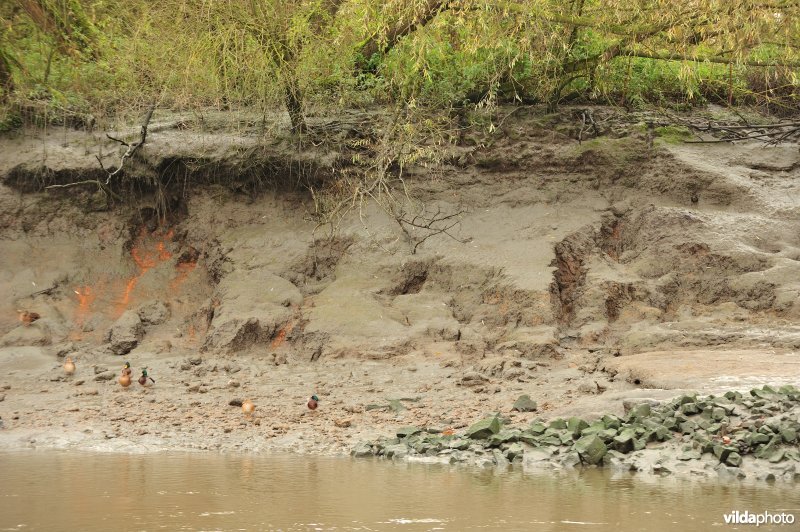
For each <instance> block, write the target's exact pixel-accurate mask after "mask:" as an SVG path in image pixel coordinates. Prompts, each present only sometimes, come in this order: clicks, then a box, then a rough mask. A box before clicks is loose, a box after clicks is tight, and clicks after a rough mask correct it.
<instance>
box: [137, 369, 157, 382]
mask: <svg viewBox="0 0 800 532" xmlns="http://www.w3.org/2000/svg"><path fill="white" fill-rule="evenodd" d="M147 379H150V381H151V382H152V383H153V384H155V383H156V381H155V379H153V377H151V376H150V375H148V374H147V368H142V376H141V377H139V384H141V385H142V386H147Z"/></svg>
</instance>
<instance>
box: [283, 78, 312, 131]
mask: <svg viewBox="0 0 800 532" xmlns="http://www.w3.org/2000/svg"><path fill="white" fill-rule="evenodd" d="M285 85H286V86H285V88H284V91H285V93H286V110H287V111H288V112H289V120H291V122H292V133H293V134H295V135H296V134H298V133H305V131H306V129H307V127H306V118H305V116H303V95H302V93H301V92H300V87H298V86H297V80H295V79H294V78H291V79H288V80H286V83H285Z"/></svg>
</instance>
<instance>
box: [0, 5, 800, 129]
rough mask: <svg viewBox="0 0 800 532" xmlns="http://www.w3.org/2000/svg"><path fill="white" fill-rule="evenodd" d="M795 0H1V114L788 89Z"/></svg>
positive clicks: (301, 109) (724, 98)
mask: <svg viewBox="0 0 800 532" xmlns="http://www.w3.org/2000/svg"><path fill="white" fill-rule="evenodd" d="M798 74H800V1H798V0H686V1H684V2H675V1H674V0H571V1H562V0H530V1H524V2H523V1H520V2H513V1H506V0H451V1H447V0H389V1H383V0H380V1H379V0H224V1H223V0H163V1H159V2H150V1H149V0H127V1H124V2H123V1H119V0H11V1H10V2H3V3H2V5H0V99H2V104H0V105H1V106H2V111H0V121H2V123H3V125H4V126H5V127H6V128H7V127H9V126H10V125H13V123H15V122H19V120H20V119H21V118H29V119H31V118H32V119H37V120H38V119H41V118H46V119H47V120H49V121H69V122H73V123H75V122H78V123H80V122H82V121H85V120H86V119H87V117H93V118H94V119H97V120H101V119H103V118H105V117H109V116H115V115H120V114H125V113H126V112H141V109H142V108H145V107H147V106H149V105H151V104H153V103H155V104H157V105H158V106H159V107H160V108H161V107H169V108H175V109H190V108H207V107H216V108H220V109H230V108H239V109H241V108H248V109H257V110H263V111H268V110H275V109H279V108H284V109H286V110H287V111H288V112H289V114H290V116H291V119H292V124H293V127H294V129H295V130H296V131H297V130H301V129H303V128H304V118H303V117H304V114H307V113H309V112H311V111H313V110H321V109H332V108H336V107H357V106H361V105H367V104H370V103H395V102H400V103H402V104H404V105H406V106H411V107H412V108H414V107H417V108H425V107H435V108H440V109H449V108H453V107H462V106H464V105H465V104H466V105H491V104H493V103H494V102H497V101H502V100H508V101H511V100H515V101H522V102H539V103H547V104H551V105H554V104H558V103H560V102H564V101H574V100H593V101H599V102H611V103H616V104H625V105H638V104H641V103H646V102H652V103H670V104H674V103H683V104H685V103H689V104H691V103H695V102H703V101H717V102H723V103H728V104H741V103H749V104H758V105H768V106H769V107H770V109H771V110H773V111H783V112H785V111H792V110H795V109H797V107H798V103H799V102H800V89H799V88H798Z"/></svg>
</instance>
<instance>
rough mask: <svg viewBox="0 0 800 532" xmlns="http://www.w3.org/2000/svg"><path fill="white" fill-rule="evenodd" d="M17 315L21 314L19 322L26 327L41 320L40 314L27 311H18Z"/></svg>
mask: <svg viewBox="0 0 800 532" xmlns="http://www.w3.org/2000/svg"><path fill="white" fill-rule="evenodd" d="M17 313H19V321H21V322H22V323H24V324H25V326H26V327H27V326H28V325H30V324H31V323H33V322H34V321H36V320H38V319H39V318H41V316H40V315H39V314H38V313H36V312H29V311H27V310H18V311H17Z"/></svg>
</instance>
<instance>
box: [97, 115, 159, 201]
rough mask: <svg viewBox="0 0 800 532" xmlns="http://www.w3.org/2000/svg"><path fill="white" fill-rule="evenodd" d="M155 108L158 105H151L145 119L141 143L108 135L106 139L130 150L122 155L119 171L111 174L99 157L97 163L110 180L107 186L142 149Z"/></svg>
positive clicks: (140, 137)
mask: <svg viewBox="0 0 800 532" xmlns="http://www.w3.org/2000/svg"><path fill="white" fill-rule="evenodd" d="M155 108H156V105H155V104H152V105H150V109H148V110H147V114H146V115H145V117H144V122H143V123H142V128H141V132H140V135H139V142H134V143H133V144H128V143H127V142H125V141H124V140H120V139H118V138H115V137H112V136H111V135H109V134H108V133H106V137H108V138H109V139H111V140H113V141H114V142H119V143H120V144H122V145H123V146H127V147H128V149H127V150H125V153H123V154H122V159H120V161H119V166H117V169H116V170H114V171H113V172H109V171H108V170H106V168H105V167H104V166H103V161H101V160H100V157H97V162H99V163H100V168H102V169H103V171H105V172H106V173H108V178H107V179H106V183H105V184H106V185H108V184H109V182H111V178H112V177H114V176H115V175H117V174H119V173H120V172H121V171H122V167H123V166H125V159H130V158H131V157H133V154H134V153H136V151H137V150H138V149H139V148H141V147H142V145H143V144H144V143H145V141H146V140H147V126H148V125H150V119H151V118H153V111H155Z"/></svg>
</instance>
